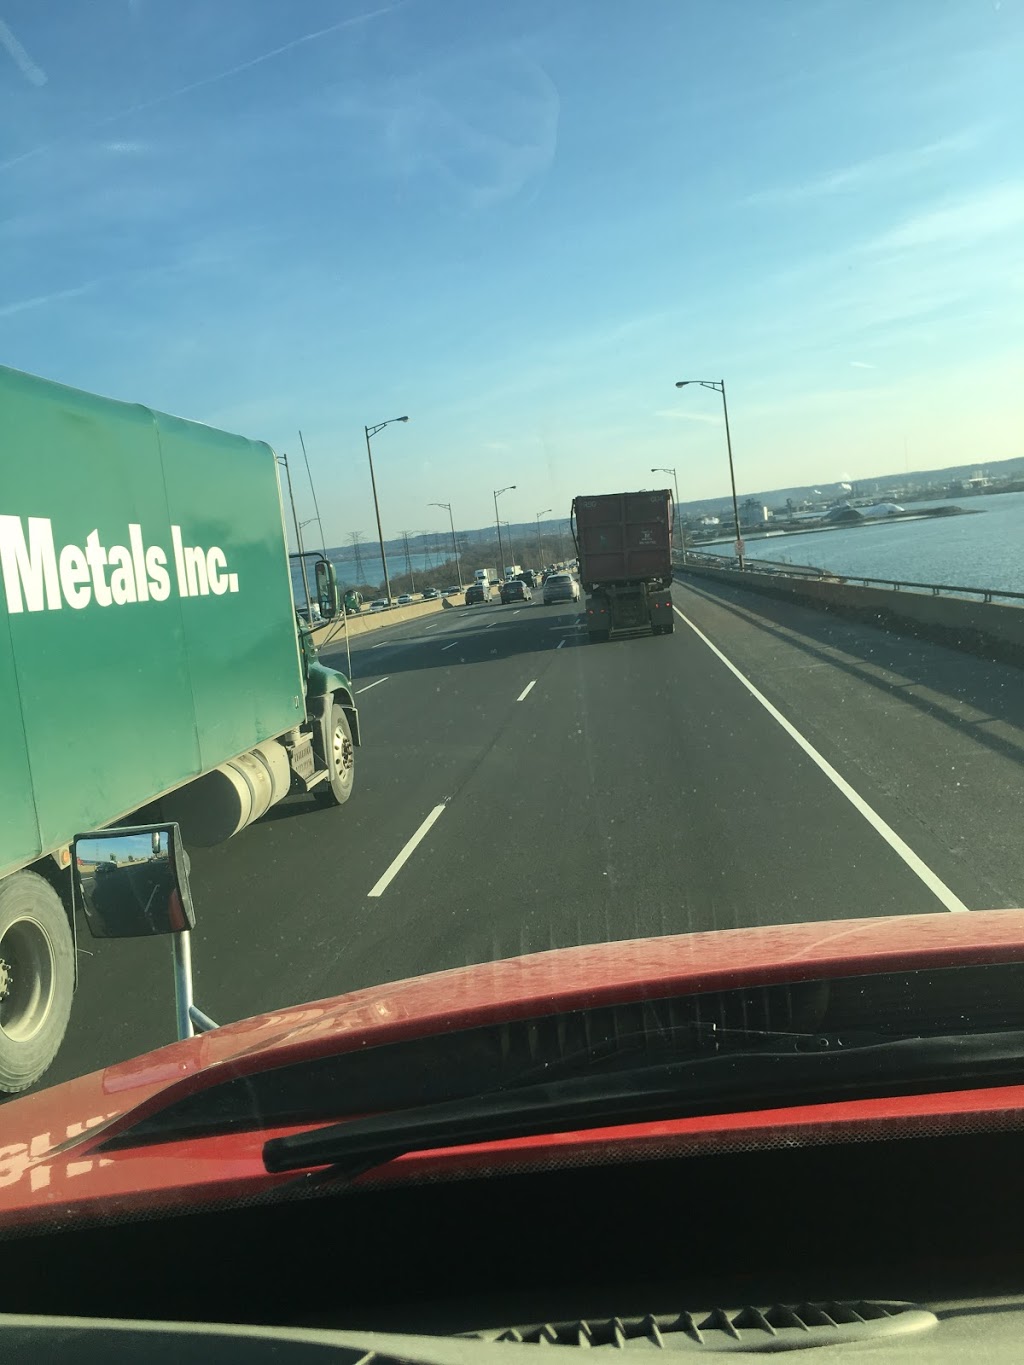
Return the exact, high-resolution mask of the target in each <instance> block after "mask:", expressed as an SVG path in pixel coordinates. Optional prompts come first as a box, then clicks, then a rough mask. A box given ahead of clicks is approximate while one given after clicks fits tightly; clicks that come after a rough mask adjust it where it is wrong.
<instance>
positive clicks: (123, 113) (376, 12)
mask: <svg viewBox="0 0 1024 1365" xmlns="http://www.w3.org/2000/svg"><path fill="white" fill-rule="evenodd" d="M407 3H408V0H396V2H395V3H394V4H391V5H383V6H381V7H380V8H379V9H373V10H367V11H366V13H365V14H353V15H350V16H349V17H348V18H347V19H339V20H338V22H337V23H335V24H328V25H327V27H326V28H318V29H314V30H313V31H312V32H311V33H303V34H300V36H299V37H298V38H292V39H290V40H289V41H288V42H287V43H282V44H281V45H280V47H275V48H271V49H270V51H269V52H261V53H260V54H259V56H256V57H250V58H249V59H248V60H247V61H244V62H239V63H238V64H237V65H236V66H229V67H227V68H226V70H224V71H218V72H215V73H214V74H213V75H212V76H203V77H202V79H200V80H198V81H189V83H188V84H187V85H179V86H178V87H177V88H176V89H174V90H168V91H166V92H165V93H164V94H162V95H155V96H154V97H153V98H152V99H150V100H142V101H141V102H140V103H139V104H130V105H128V106H127V107H126V108H124V109H118V110H117V112H116V113H113V114H107V115H106V116H105V117H104V118H101V119H97V120H96V122H95V123H92V124H90V125H89V129H88V131H90V132H95V131H96V130H97V129H99V128H106V127H109V125H110V124H112V123H116V122H117V121H118V120H119V119H122V118H129V117H130V116H131V115H133V114H141V113H144V112H145V111H146V110H148V109H156V108H158V107H159V106H160V105H162V104H169V103H170V102H171V101H172V100H176V99H180V98H181V96H182V95H190V94H191V93H192V92H193V91H194V90H205V89H206V88H207V87H208V86H211V85H216V84H218V82H220V81H226V80H230V79H231V77H232V76H239V75H241V74H242V72H243V71H251V70H252V69H253V67H256V66H262V65H263V63H264V62H270V61H273V60H274V58H275V57H280V56H282V55H283V54H284V53H285V52H291V51H293V50H294V49H295V48H297V47H301V46H302V45H303V44H304V43H312V42H316V40H317V39H318V38H326V37H327V36H328V35H329V34H331V33H339V32H340V31H341V30H342V29H346V28H353V27H354V26H355V25H356V24H365V23H369V21H370V20H371V19H378V18H380V17H381V16H382V15H385V14H391V13H392V11H394V10H397V9H401V8H402V6H403V5H405V4H407ZM2 36H3V35H2V33H0V39H2ZM43 79H44V80H45V76H44V77H43ZM63 140H64V139H62V138H57V139H55V140H54V141H53V142H44V143H42V144H41V145H40V146H38V147H31V148H30V149H29V150H28V151H27V152H20V153H19V154H18V155H17V156H12V157H9V158H8V159H7V160H6V161H0V171H6V170H10V169H11V167H13V166H17V165H20V163H21V162H23V161H28V160H29V159H30V158H32V157H35V156H41V155H42V154H43V153H44V152H48V151H51V150H52V149H53V148H54V147H58V146H60V144H61V142H62V141H63Z"/></svg>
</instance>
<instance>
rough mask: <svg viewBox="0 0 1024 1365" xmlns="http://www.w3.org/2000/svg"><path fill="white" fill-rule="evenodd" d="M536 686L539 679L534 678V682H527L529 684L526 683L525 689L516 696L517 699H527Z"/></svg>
mask: <svg viewBox="0 0 1024 1365" xmlns="http://www.w3.org/2000/svg"><path fill="white" fill-rule="evenodd" d="M536 686H537V679H536V678H534V680H533V682H530V683H527V684H526V686H525V687H524V688H523V690H522V691H521V692H520V693H519V696H518V697H516V701H525V700H526V698H527V697H528V696H529V695H530V693H531V692H532V691H533V689H534V688H535V687H536Z"/></svg>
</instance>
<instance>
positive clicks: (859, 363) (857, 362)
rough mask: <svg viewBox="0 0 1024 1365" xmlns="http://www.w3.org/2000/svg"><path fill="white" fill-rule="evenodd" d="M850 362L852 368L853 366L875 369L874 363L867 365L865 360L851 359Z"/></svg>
mask: <svg viewBox="0 0 1024 1365" xmlns="http://www.w3.org/2000/svg"><path fill="white" fill-rule="evenodd" d="M850 364H851V365H852V366H853V368H854V369H855V370H873V369H875V366H874V365H869V364H868V362H867V361H866V360H851V361H850Z"/></svg>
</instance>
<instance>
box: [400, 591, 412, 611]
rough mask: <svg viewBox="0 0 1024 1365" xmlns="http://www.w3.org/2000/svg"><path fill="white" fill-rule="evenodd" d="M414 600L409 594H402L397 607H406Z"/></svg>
mask: <svg viewBox="0 0 1024 1365" xmlns="http://www.w3.org/2000/svg"><path fill="white" fill-rule="evenodd" d="M415 600H416V599H415V598H414V597H413V595H412V593H411V592H403V593H402V595H401V596H400V597H399V599H398V606H400V607H407V606H408V605H409V603H410V602H414V601H415Z"/></svg>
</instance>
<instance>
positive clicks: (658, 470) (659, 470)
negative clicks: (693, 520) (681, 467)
mask: <svg viewBox="0 0 1024 1365" xmlns="http://www.w3.org/2000/svg"><path fill="white" fill-rule="evenodd" d="M651 473H652V474H671V475H672V482H673V483H674V484H675V489H676V535H677V537H678V538H679V548H680V549H681V550H682V552H683V563H684V564H685V563H686V535H685V533H684V532H683V530H682V529H681V523H680V521H679V478H678V476H677V474H676V471H675V470H674V469H672V468H670V467H669V466H668V465H658V466H656V467H655V468H653V469H652V470H651Z"/></svg>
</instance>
